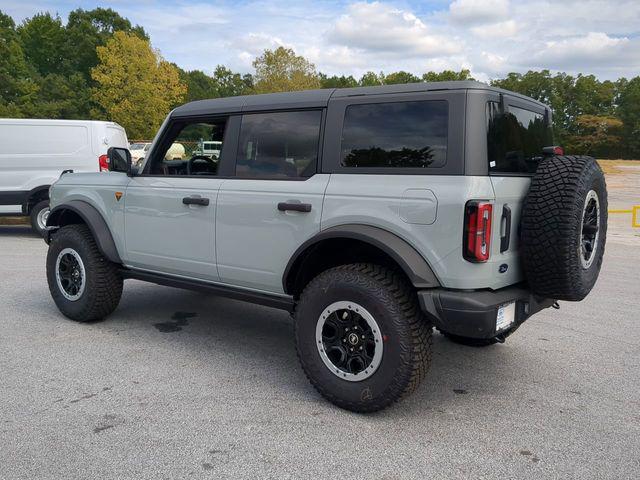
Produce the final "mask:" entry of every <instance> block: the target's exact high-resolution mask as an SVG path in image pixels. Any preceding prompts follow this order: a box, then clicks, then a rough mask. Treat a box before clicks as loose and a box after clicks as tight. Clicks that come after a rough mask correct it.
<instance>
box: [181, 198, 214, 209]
mask: <svg viewBox="0 0 640 480" xmlns="http://www.w3.org/2000/svg"><path fill="white" fill-rule="evenodd" d="M182 203H184V204H185V205H202V206H203V207H206V206H207V205H209V199H208V198H204V197H184V198H183V199H182Z"/></svg>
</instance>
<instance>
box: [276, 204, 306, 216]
mask: <svg viewBox="0 0 640 480" xmlns="http://www.w3.org/2000/svg"><path fill="white" fill-rule="evenodd" d="M278 210H280V211H281V212H286V211H292V212H303V213H309V212H310V211H311V204H310V203H297V202H280V203H279V204H278Z"/></svg>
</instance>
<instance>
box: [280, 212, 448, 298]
mask: <svg viewBox="0 0 640 480" xmlns="http://www.w3.org/2000/svg"><path fill="white" fill-rule="evenodd" d="M331 238H349V239H354V240H360V241H362V242H365V243H368V244H370V245H372V246H374V247H377V248H379V249H380V250H382V251H383V252H385V253H386V254H387V255H389V256H390V257H391V258H392V259H393V260H394V261H395V262H396V263H397V264H398V266H399V267H400V268H401V269H402V271H403V272H404V273H405V274H406V275H407V277H408V279H409V281H410V282H411V284H412V285H413V286H414V287H416V288H420V289H422V288H436V287H439V286H440V282H439V281H438V278H437V277H436V275H435V274H434V273H433V270H432V269H431V267H430V266H429V264H428V263H427V261H426V260H425V259H424V257H423V256H422V255H420V253H418V252H417V251H416V249H415V248H413V247H412V246H411V245H410V244H409V243H408V242H407V241H406V240H404V239H402V238H400V237H399V236H397V235H395V234H394V233H391V232H389V231H388V230H384V229H383V228H379V227H373V226H371V225H359V224H346V225H340V226H335V227H330V228H327V229H326V230H322V231H321V232H319V233H318V234H316V235H314V236H313V237H311V238H310V239H309V240H307V241H306V242H304V243H303V244H302V245H301V246H300V247H299V248H298V249H297V250H296V251H295V252H294V254H293V255H292V257H291V259H290V260H289V263H287V267H286V268H285V270H284V274H283V276H282V284H283V287H284V291H285V292H288V290H289V287H288V279H289V276H290V275H291V274H292V272H295V271H296V269H297V267H299V262H300V261H303V260H304V257H305V252H307V250H308V249H309V248H310V247H312V246H313V245H315V244H317V243H319V242H322V241H323V240H327V239H331Z"/></svg>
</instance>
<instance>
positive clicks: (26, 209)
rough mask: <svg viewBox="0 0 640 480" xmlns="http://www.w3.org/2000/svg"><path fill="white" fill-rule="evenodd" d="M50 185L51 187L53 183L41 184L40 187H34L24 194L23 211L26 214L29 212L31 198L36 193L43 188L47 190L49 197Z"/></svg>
mask: <svg viewBox="0 0 640 480" xmlns="http://www.w3.org/2000/svg"><path fill="white" fill-rule="evenodd" d="M49 187H51V185H40V186H38V187H35V188H32V189H31V190H29V191H28V192H27V193H26V194H25V196H24V200H23V201H22V213H24V214H25V215H28V214H29V213H30V212H29V200H30V199H31V198H32V197H33V196H34V195H36V194H38V193H40V192H42V191H43V190H44V191H46V192H47V198H49Z"/></svg>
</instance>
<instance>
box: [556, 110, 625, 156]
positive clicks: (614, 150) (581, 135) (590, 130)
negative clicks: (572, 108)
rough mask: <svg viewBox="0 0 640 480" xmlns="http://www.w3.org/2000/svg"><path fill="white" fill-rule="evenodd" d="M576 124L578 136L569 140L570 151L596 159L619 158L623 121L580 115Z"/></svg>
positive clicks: (600, 116)
mask: <svg viewBox="0 0 640 480" xmlns="http://www.w3.org/2000/svg"><path fill="white" fill-rule="evenodd" d="M575 123H576V125H575V130H576V134H575V135H572V136H571V137H570V138H569V139H568V140H567V148H568V150H569V151H571V152H572V153H576V154H586V155H592V156H594V157H602V156H619V154H620V153H621V152H620V150H619V147H620V140H621V137H620V133H621V131H622V121H621V120H619V119H617V118H615V117H608V116H602V115H580V116H579V117H578V118H577V119H576V122H575Z"/></svg>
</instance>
